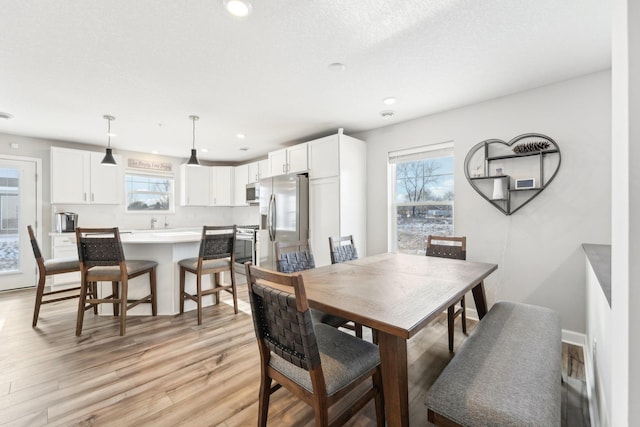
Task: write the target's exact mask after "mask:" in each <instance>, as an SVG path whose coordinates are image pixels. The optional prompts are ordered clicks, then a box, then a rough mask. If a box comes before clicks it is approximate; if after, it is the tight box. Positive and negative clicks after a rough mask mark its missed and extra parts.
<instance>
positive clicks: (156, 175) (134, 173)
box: [124, 169, 176, 215]
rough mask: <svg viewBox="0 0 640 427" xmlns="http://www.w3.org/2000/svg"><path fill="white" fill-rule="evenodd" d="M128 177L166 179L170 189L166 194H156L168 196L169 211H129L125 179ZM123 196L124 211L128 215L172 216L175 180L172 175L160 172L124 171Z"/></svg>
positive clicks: (174, 206) (174, 204)
mask: <svg viewBox="0 0 640 427" xmlns="http://www.w3.org/2000/svg"><path fill="white" fill-rule="evenodd" d="M129 176H144V177H151V178H164V179H167V180H168V181H169V183H170V186H171V188H170V189H169V191H167V192H162V193H161V192H158V194H168V195H169V209H168V210H152V209H149V210H131V209H129V189H128V186H127V179H128V177H129ZM124 195H125V203H124V209H125V212H126V213H128V214H147V215H148V214H150V213H151V214H173V213H175V209H176V200H175V178H174V175H173V174H169V173H161V172H146V171H145V172H140V171H139V170H129V169H128V170H126V171H125V175H124Z"/></svg>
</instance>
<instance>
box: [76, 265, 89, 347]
mask: <svg viewBox="0 0 640 427" xmlns="http://www.w3.org/2000/svg"><path fill="white" fill-rule="evenodd" d="M88 286H90V285H89V284H88V283H87V282H86V280H85V279H84V277H83V278H82V281H81V284H80V298H79V299H78V317H77V319H76V336H78V337H79V336H80V334H82V323H83V321H84V307H85V305H86V300H87V287H88Z"/></svg>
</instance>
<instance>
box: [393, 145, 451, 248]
mask: <svg viewBox="0 0 640 427" xmlns="http://www.w3.org/2000/svg"><path fill="white" fill-rule="evenodd" d="M453 173H454V171H453V155H450V156H444V157H437V158H426V159H420V160H410V161H404V162H403V161H398V162H396V163H395V179H394V181H395V203H394V207H395V209H394V210H395V214H396V218H395V228H396V229H395V233H394V235H395V236H396V239H397V242H396V243H397V250H398V252H401V253H411V254H421V255H424V253H425V249H426V238H427V235H429V234H434V235H441V236H451V235H453V200H454V194H455V193H454V175H453Z"/></svg>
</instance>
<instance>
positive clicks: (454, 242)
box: [426, 235, 467, 352]
mask: <svg viewBox="0 0 640 427" xmlns="http://www.w3.org/2000/svg"><path fill="white" fill-rule="evenodd" d="M434 242H435V243H434ZM426 256H434V257H439V258H453V259H461V260H466V259H467V237H466V236H462V237H448V236H432V235H429V236H427V252H426ZM456 304H460V308H458V309H456ZM466 312H467V309H466V304H465V299H464V295H463V296H462V298H460V300H459V301H457V302H456V303H454V304H452V305H451V306H449V307H448V308H447V327H448V330H449V351H450V352H453V331H454V322H455V320H456V317H458V316H460V317H461V318H462V332H463V333H464V334H466V333H467V313H466Z"/></svg>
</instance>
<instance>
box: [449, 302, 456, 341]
mask: <svg viewBox="0 0 640 427" xmlns="http://www.w3.org/2000/svg"><path fill="white" fill-rule="evenodd" d="M455 313H456V305H455V304H453V305H452V306H451V307H449V308H447V326H448V328H449V352H450V353H452V352H453V324H454V320H455V318H456V315H455Z"/></svg>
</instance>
